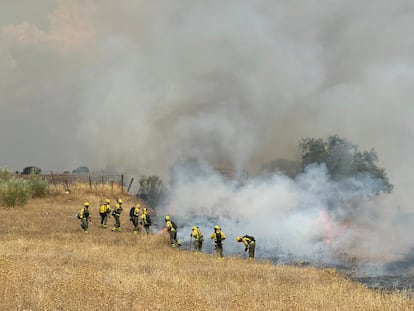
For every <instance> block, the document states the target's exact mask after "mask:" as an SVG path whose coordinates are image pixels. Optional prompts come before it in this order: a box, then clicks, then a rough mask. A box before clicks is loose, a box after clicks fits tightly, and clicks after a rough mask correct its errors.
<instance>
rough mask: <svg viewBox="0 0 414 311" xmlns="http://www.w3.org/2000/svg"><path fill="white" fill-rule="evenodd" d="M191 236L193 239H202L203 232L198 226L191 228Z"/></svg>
mask: <svg viewBox="0 0 414 311" xmlns="http://www.w3.org/2000/svg"><path fill="white" fill-rule="evenodd" d="M191 237H193V238H194V239H195V240H202V239H203V234H202V233H201V231H200V229H199V228H195V229H192V230H191Z"/></svg>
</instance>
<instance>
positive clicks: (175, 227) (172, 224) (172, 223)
mask: <svg viewBox="0 0 414 311" xmlns="http://www.w3.org/2000/svg"><path fill="white" fill-rule="evenodd" d="M171 226H172V227H173V228H174V229H175V230H177V225H176V224H175V222H173V221H172V220H171Z"/></svg>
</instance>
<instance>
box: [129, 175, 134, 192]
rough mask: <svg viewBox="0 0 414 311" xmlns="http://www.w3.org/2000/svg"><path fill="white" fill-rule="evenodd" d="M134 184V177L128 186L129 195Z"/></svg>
mask: <svg viewBox="0 0 414 311" xmlns="http://www.w3.org/2000/svg"><path fill="white" fill-rule="evenodd" d="M133 182H134V177H132V178H131V181H130V182H129V186H128V191H127V192H128V193H129V190H130V189H131V186H132V183H133Z"/></svg>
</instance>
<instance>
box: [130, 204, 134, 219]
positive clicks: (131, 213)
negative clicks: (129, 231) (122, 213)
mask: <svg viewBox="0 0 414 311" xmlns="http://www.w3.org/2000/svg"><path fill="white" fill-rule="evenodd" d="M134 212H135V206H133V207H131V209H130V210H129V217H134Z"/></svg>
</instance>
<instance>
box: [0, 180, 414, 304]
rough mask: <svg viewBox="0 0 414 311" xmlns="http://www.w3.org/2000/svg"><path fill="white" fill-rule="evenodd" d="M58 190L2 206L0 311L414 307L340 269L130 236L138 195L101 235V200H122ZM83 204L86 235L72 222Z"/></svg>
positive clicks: (85, 190) (83, 188)
mask: <svg viewBox="0 0 414 311" xmlns="http://www.w3.org/2000/svg"><path fill="white" fill-rule="evenodd" d="M52 190H53V189H52ZM59 191H60V190H59V189H55V190H54V191H53V193H52V194H51V195H50V196H48V197H47V198H44V199H36V200H32V201H30V202H29V203H28V205H26V206H24V207H17V208H13V209H11V208H5V207H0V217H1V218H0V219H1V222H0V234H1V240H2V243H1V244H0V297H1V299H0V310H413V309H414V302H413V300H412V299H408V298H406V297H405V296H404V295H402V294H398V293H393V294H385V293H380V292H378V291H374V290H370V289H367V288H366V287H364V286H363V285H362V284H359V283H354V282H352V281H350V280H348V279H346V278H344V277H343V276H342V275H341V274H339V273H337V272H336V271H334V270H329V269H328V270H319V269H315V268H301V267H288V266H275V265H272V264H271V263H266V262H249V261H246V260H243V259H240V258H236V257H228V258H225V259H224V260H219V259H216V258H215V257H214V256H212V255H207V254H198V255H196V254H193V253H189V252H187V251H179V250H175V249H171V248H170V247H169V245H168V241H167V238H166V237H165V236H164V235H162V234H154V235H151V236H148V237H147V236H145V235H138V236H137V235H133V234H132V226H131V224H130V223H129V221H128V212H127V209H129V206H131V205H132V204H133V203H135V202H136V201H135V199H134V198H132V197H127V196H123V199H124V202H125V204H124V206H125V207H128V208H125V209H124V213H123V214H122V215H121V218H122V220H121V222H122V225H123V229H124V231H123V232H120V233H114V232H111V231H110V228H109V227H108V228H107V229H101V228H99V226H98V223H99V220H98V216H97V215H98V214H97V209H98V204H99V201H100V199H101V198H102V197H103V196H109V197H110V198H111V199H115V198H116V197H117V196H120V193H108V192H107V193H102V192H101V191H99V193H94V192H93V191H92V192H91V191H90V189H89V186H81V185H79V186H77V187H76V188H75V187H73V190H72V192H71V193H70V194H64V192H63V190H62V191H61V192H60V193H59ZM85 200H88V201H89V202H90V203H91V208H90V210H91V212H92V216H93V222H92V223H91V227H90V230H89V234H84V233H83V232H82V231H81V229H80V227H79V221H78V220H77V219H76V218H75V214H76V213H77V212H78V210H79V209H80V208H81V207H82V203H83V202H84V201H85ZM112 221H113V220H112V219H111V220H110V223H109V224H112ZM228 243H230V242H228Z"/></svg>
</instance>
